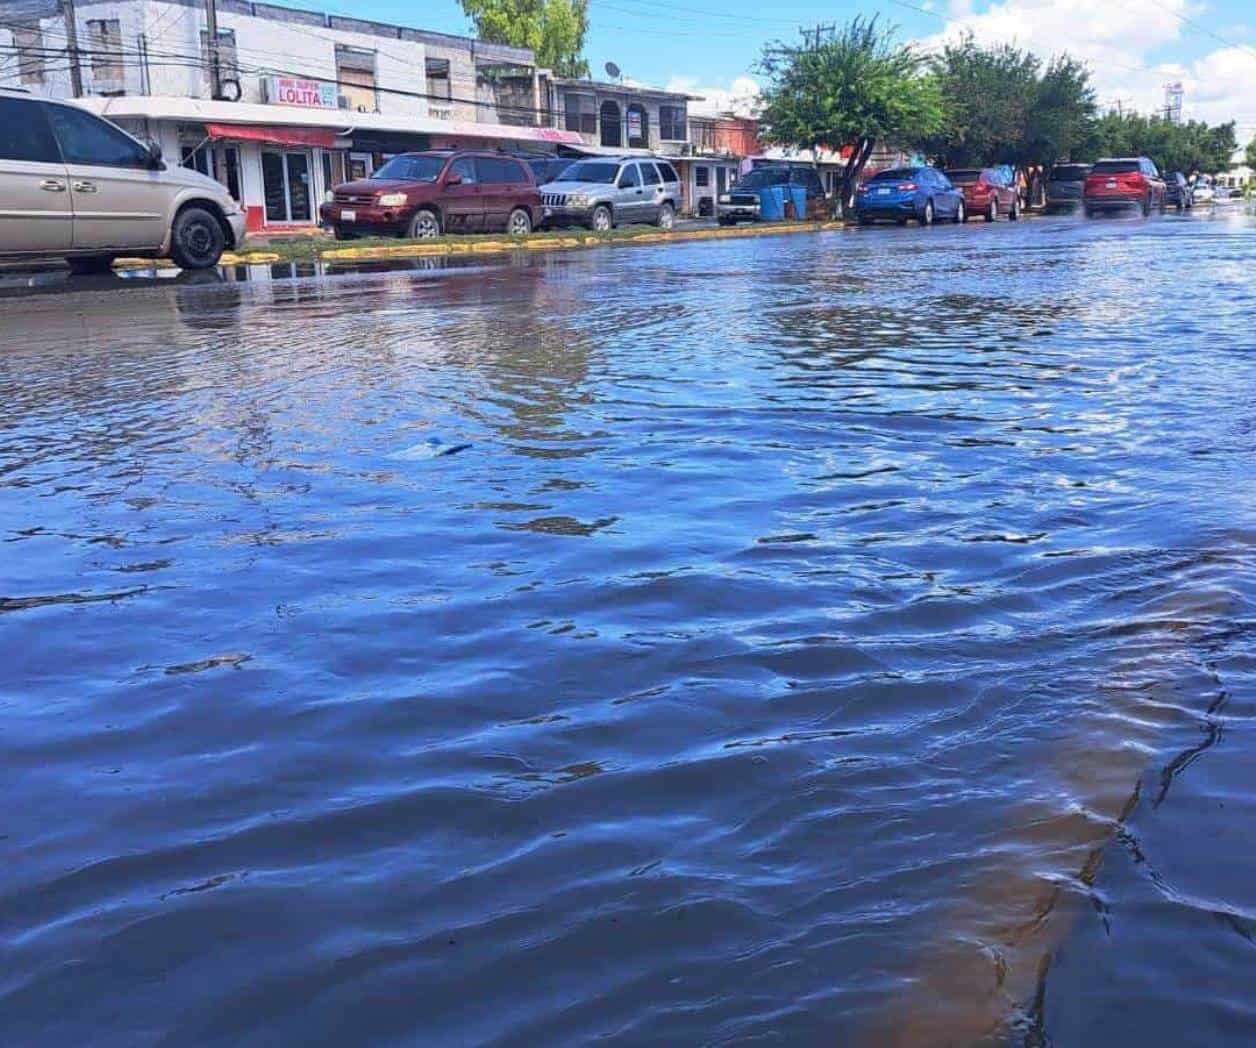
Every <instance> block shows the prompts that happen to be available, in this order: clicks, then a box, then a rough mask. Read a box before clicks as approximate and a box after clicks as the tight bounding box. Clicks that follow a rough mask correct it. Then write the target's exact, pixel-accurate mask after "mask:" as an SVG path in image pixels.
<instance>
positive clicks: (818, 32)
mask: <svg viewBox="0 0 1256 1048" xmlns="http://www.w3.org/2000/svg"><path fill="white" fill-rule="evenodd" d="M798 31H799V32H800V33H801V34H802V38H803V40H805V41H807V42H808V43H809V44H810V45H811V50H813V51H819V50H820V40H821V38H822V37H824V36H828V37H829V38H830V39H831V38H832V36H833V34H834V33H836V32H837V25H836V24H835V23H833V22H830V23H829V24H828V25H822V24H821V23H819V22H817V23H816V25H815V28H814V29H800V30H798Z"/></svg>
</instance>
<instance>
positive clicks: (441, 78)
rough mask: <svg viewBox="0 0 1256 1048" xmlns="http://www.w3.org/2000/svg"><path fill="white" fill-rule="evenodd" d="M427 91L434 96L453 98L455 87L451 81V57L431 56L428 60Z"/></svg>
mask: <svg viewBox="0 0 1256 1048" xmlns="http://www.w3.org/2000/svg"><path fill="white" fill-rule="evenodd" d="M427 93H428V95H429V96H430V97H432V98H443V99H447V100H448V99H451V98H453V97H454V94H453V88H452V87H451V86H450V83H449V59H448V58H429V59H428V60H427Z"/></svg>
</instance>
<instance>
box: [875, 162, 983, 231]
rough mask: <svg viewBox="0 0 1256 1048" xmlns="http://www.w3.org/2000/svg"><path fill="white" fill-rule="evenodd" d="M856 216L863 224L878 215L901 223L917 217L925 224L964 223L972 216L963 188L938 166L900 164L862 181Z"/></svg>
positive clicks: (918, 220) (917, 219)
mask: <svg viewBox="0 0 1256 1048" xmlns="http://www.w3.org/2000/svg"><path fill="white" fill-rule="evenodd" d="M855 217H856V218H857V219H858V220H859V224H860V225H861V226H866V225H868V224H869V223H871V222H872V221H873V220H874V219H877V218H892V219H894V221H896V222H897V223H898V224H899V225H904V224H906V222H907V220H908V219H909V218H914V219H915V220H916V221H917V222H919V223H920V224H921V225H922V226H931V225H933V223H934V220H935V219H943V218H949V219H950V220H951V221H953V222H963V221H964V220H965V219H966V218H967V217H968V215H967V214H966V213H965V208H964V194H963V191H962V190H960V189H957V188H956V187H955V186H954V185H952V184H951V180H950V179H949V178H947V177H946V175H944V174H942V172H941V171H939V170H937V168H932V167H896V168H892V169H891V170H889V171H882V172H880V173H879V174H877V175H875V176H873V177H872V178H870V179H869V180H868V181H867V182H863V183H861V184H860V186H859V189H858V191H857V192H856V193H855Z"/></svg>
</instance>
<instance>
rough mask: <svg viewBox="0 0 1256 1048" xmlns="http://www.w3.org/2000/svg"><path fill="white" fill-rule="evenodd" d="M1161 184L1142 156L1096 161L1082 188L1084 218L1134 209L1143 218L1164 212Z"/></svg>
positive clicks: (1151, 165)
mask: <svg viewBox="0 0 1256 1048" xmlns="http://www.w3.org/2000/svg"><path fill="white" fill-rule="evenodd" d="M1165 188H1166V187H1165V183H1164V179H1163V178H1161V177H1160V172H1159V171H1157V170H1156V165H1155V164H1153V163H1152V162H1151V161H1150V160H1148V159H1147V157H1145V156H1141V157H1122V158H1114V159H1110V160H1100V161H1099V162H1098V163H1097V164H1095V166H1094V167H1092V168H1091V169H1090V174H1089V175H1087V176H1086V182H1085V185H1084V187H1083V189H1082V206H1083V208H1084V209H1085V212H1086V217H1087V218H1091V217H1093V216H1094V215H1096V214H1098V213H1099V212H1101V211H1119V210H1128V209H1129V208H1137V209H1139V210H1140V211H1142V213H1143V215H1144V217H1145V216H1147V215H1150V214H1151V212H1152V210H1153V209H1159V210H1161V211H1163V210H1164V198H1165Z"/></svg>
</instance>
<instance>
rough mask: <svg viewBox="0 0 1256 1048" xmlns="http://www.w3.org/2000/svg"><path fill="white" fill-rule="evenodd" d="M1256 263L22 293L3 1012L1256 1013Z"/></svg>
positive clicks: (1140, 1025)
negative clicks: (1255, 702) (1255, 311)
mask: <svg viewBox="0 0 1256 1048" xmlns="http://www.w3.org/2000/svg"><path fill="white" fill-rule="evenodd" d="M1254 259H1256V225H1254V224H1253V222H1252V220H1250V219H1242V218H1234V219H1229V220H1223V219H1214V220H1208V219H1206V218H1202V217H1199V218H1196V219H1194V220H1175V219H1173V218H1171V217H1170V218H1167V219H1164V220H1160V221H1153V222H1150V223H1146V224H1144V223H1120V222H1108V223H1095V224H1090V225H1087V224H1083V223H1078V222H1071V221H1035V222H1029V223H1024V224H1022V225H1021V226H1019V227H1010V226H1000V227H997V228H987V227H984V226H981V225H978V226H973V227H965V228H962V229H946V228H939V229H935V230H933V231H928V232H923V231H922V232H917V231H914V230H910V231H899V230H893V229H891V230H877V231H872V232H859V233H852V234H833V235H821V236H800V237H789V238H784V237H782V238H772V239H762V240H749V241H739V242H719V243H707V244H692V245H687V246H670V247H662V248H633V249H622V250H606V251H598V252H590V253H587V254H579V255H570V256H561V257H557V256H556V257H553V258H548V259H540V260H526V261H521V262H515V263H513V264H510V265H486V266H484V267H476V268H470V269H463V270H449V271H438V272H411V271H400V272H382V273H371V274H357V275H353V274H349V275H339V276H329V277H324V278H309V279H301V280H296V281H263V282H257V281H250V282H242V283H241V282H231V283H223V284H215V285H210V286H201V285H199V284H195V283H192V284H184V283H178V284H170V285H167V286H162V285H161V283H160V282H157V283H152V284H151V286H144V282H143V281H140V282H136V283H133V284H131V285H129V286H128V285H125V284H121V282H119V284H120V286H108V285H107V284H106V285H101V286H98V285H94V284H85V285H82V286H81V287H78V286H76V285H73V284H71V285H70V286H69V289H68V290H66V291H65V292H64V293H62V294H56V295H43V296H21V297H10V298H6V299H3V300H0V331H2V332H3V334H4V339H3V341H4V347H3V351H2V352H0V402H2V403H3V404H4V406H5V410H4V412H3V415H2V416H0V662H2V663H3V665H4V667H5V672H4V674H3V677H2V679H0V788H2V789H3V793H4V796H5V798H6V802H7V803H6V804H5V806H4V811H3V813H2V814H0V951H2V956H3V958H4V963H3V964H0V1042H3V1043H4V1044H12V1045H17V1044H87V1043H91V1044H102V1045H128V1046H133V1045H148V1044H169V1045H175V1044H179V1045H185V1044H232V1045H237V1044H255V1045H270V1044H281V1043H300V1044H313V1043H328V1044H353V1043H366V1042H371V1043H381V1044H388V1043H395V1044H423V1045H437V1044H440V1045H445V1044H447V1045H470V1044H477V1045H478V1044H494V1045H541V1044H559V1043H583V1042H586V1041H594V1040H599V1041H601V1040H609V1041H610V1042H611V1043H623V1044H653V1045H657V1044H700V1043H711V1044H726V1043H747V1044H752V1043H787V1044H861V1043H862V1044H892V1043H900V1044H940V1043H956V1044H962V1043H977V1042H982V1041H985V1042H988V1043H1017V1044H1019V1043H1034V1044H1043V1043H1046V1041H1047V1040H1048V1039H1050V1040H1052V1041H1053V1042H1054V1043H1057V1044H1062V1045H1065V1044H1066V1045H1092V1044H1093V1045H1110V1044H1113V1043H1123V1044H1163V1043H1167V1042H1168V1041H1170V1040H1171V1041H1173V1042H1175V1043H1187V1042H1190V1043H1200V1044H1209V1045H1224V1044H1234V1045H1238V1044H1250V1043H1251V1041H1252V1038H1253V1036H1254V1035H1256V1000H1253V998H1252V996H1251V993H1250V986H1251V973H1252V970H1253V964H1254V963H1256V953H1254V952H1253V951H1254V950H1256V849H1254V848H1253V847H1252V843H1251V842H1252V840H1253V832H1254V831H1256V801H1254V795H1253V791H1252V780H1251V776H1250V769H1251V768H1252V767H1253V759H1256V738H1254V736H1253V732H1252V725H1251V717H1252V712H1253V711H1252V698H1253V683H1254V682H1256V666H1254V652H1256V646H1254V644H1253V632H1254V628H1256V626H1254V624H1256V617H1254V611H1253V599H1254V597H1256V522H1254V519H1253V509H1256V503H1254V499H1253V491H1254V490H1256V486H1254V485H1253V455H1254V453H1256V396H1254V395H1253V390H1254V389H1256V335H1254V334H1253V328H1252V323H1251V316H1252V304H1253V300H1252V284H1251V273H1252V266H1253V261H1254Z"/></svg>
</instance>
